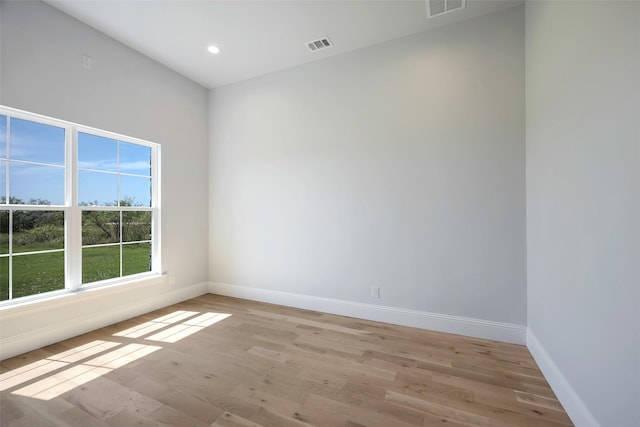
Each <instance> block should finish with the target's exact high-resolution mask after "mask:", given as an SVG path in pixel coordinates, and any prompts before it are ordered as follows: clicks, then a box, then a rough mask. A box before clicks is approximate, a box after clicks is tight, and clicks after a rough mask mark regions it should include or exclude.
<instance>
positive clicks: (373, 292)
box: [371, 286, 380, 298]
mask: <svg viewBox="0 0 640 427" xmlns="http://www.w3.org/2000/svg"><path fill="white" fill-rule="evenodd" d="M371 298H380V288H379V287H377V286H373V287H372V288H371Z"/></svg>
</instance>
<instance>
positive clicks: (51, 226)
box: [13, 211, 64, 253]
mask: <svg viewBox="0 0 640 427" xmlns="http://www.w3.org/2000/svg"><path fill="white" fill-rule="evenodd" d="M51 249H64V212H59V211H14V212H13V252H14V253H20V252H36V251H46V250H51Z"/></svg>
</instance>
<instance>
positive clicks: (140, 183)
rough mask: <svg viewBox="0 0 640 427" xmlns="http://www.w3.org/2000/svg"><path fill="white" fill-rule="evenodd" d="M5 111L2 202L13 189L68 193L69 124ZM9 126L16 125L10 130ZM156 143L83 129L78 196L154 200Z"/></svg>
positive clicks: (101, 200)
mask: <svg viewBox="0 0 640 427" xmlns="http://www.w3.org/2000/svg"><path fill="white" fill-rule="evenodd" d="M9 120H10V123H9V122H8V120H7V117H6V116H3V115H0V203H2V202H4V199H5V198H4V197H2V196H3V195H5V194H7V190H6V189H7V168H8V169H9V176H8V178H9V182H8V184H9V194H10V196H11V197H16V198H19V199H22V200H23V201H24V202H27V201H29V200H31V199H42V200H47V201H49V202H50V203H51V204H56V205H63V204H64V198H65V193H64V191H65V182H64V173H65V169H64V159H65V131H64V129H63V128H59V127H55V126H51V125H46V124H42V123H36V122H32V121H28V120H22V119H18V118H14V117H12V118H9ZM7 128H9V129H10V132H9V134H8V133H7ZM150 165H151V148H149V147H145V146H142V145H138V144H132V143H128V142H123V141H118V140H115V139H110V138H105V137H102V136H97V135H92V134H88V133H83V132H79V133H78V202H79V203H80V204H86V205H97V206H112V205H114V204H115V202H116V201H117V200H123V199H127V198H132V199H133V200H134V201H135V203H134V204H135V205H136V206H150V205H151V178H150V174H151V171H150Z"/></svg>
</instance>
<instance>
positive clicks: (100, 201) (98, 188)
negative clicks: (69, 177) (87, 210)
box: [78, 171, 118, 206]
mask: <svg viewBox="0 0 640 427" xmlns="http://www.w3.org/2000/svg"><path fill="white" fill-rule="evenodd" d="M78 175H79V178H78V204H79V205H80V206H115V205H116V203H117V200H118V175H116V174H112V173H102V172H87V171H80V173H79V174H78Z"/></svg>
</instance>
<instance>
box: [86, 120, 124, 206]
mask: <svg viewBox="0 0 640 427" xmlns="http://www.w3.org/2000/svg"><path fill="white" fill-rule="evenodd" d="M78 167H79V168H81V169H93V170H99V171H111V172H116V171H117V170H118V141H116V140H115V139H109V138H104V137H102V136H96V135H91V134H89V133H83V132H78ZM114 199H115V198H114Z"/></svg>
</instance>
